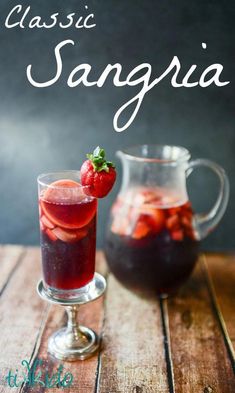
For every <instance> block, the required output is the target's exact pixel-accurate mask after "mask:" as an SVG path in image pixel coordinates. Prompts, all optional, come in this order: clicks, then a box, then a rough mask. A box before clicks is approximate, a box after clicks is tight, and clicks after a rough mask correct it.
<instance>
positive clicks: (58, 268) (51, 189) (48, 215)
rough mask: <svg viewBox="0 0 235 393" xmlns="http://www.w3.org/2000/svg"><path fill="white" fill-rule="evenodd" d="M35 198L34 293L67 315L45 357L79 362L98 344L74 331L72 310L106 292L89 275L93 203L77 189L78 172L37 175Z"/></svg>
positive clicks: (89, 333) (102, 283)
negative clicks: (37, 266)
mask: <svg viewBox="0 0 235 393" xmlns="http://www.w3.org/2000/svg"><path fill="white" fill-rule="evenodd" d="M38 194H39V222H40V242H41V255H42V273H43V280H42V281H40V282H39V284H38V293H39V295H40V296H41V297H42V298H43V299H44V300H47V301H49V302H51V303H55V304H60V305H62V306H65V308H66V311H67V314H68V324H67V327H65V328H63V329H60V330H59V331H58V332H55V333H54V334H53V335H52V337H51V338H50V339H49V352H50V353H51V354H53V355H54V356H56V357H57V358H59V359H64V360H76V359H85V358H87V357H90V356H91V355H92V354H93V353H94V352H95V351H97V349H98V347H99V344H100V340H99V337H98V336H97V334H96V333H95V332H93V331H92V330H91V329H89V328H87V327H84V326H79V325H78V322H77V312H78V307H79V305H82V304H85V303H88V302H90V301H93V300H95V299H97V298H98V297H99V296H101V295H102V294H103V292H104V290H105V287H106V283H105V279H104V278H103V277H102V276H101V275H100V274H98V273H95V252H96V214H97V200H96V198H94V197H92V196H91V195H89V192H88V189H87V187H83V186H82V185H81V184H80V173H79V172H78V171H63V172H56V173H48V174H42V175H40V176H39V177H38Z"/></svg>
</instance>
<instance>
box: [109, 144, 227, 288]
mask: <svg viewBox="0 0 235 393" xmlns="http://www.w3.org/2000/svg"><path fill="white" fill-rule="evenodd" d="M117 155H118V156H119V157H120V159H121V161H122V164H123V180H122V186H121V190H120V193H119V195H118V196H117V199H116V201H115V202H114V204H113V206H112V209H111V217H110V223H109V227H108V231H107V236H106V243H105V253H106V258H107V261H108V265H109V267H110V269H111V271H112V273H113V274H114V275H115V276H116V278H117V279H118V280H119V281H120V282H121V283H122V284H123V285H125V286H126V287H127V288H129V289H131V290H133V291H136V292H140V293H144V294H153V293H155V294H159V295H168V294H171V293H174V291H175V290H176V289H177V288H178V287H179V286H180V285H181V284H182V283H183V282H184V281H185V280H186V279H187V278H188V277H189V275H190V274H191V272H192V270H193V268H194V266H195V263H196V261H197V259H198V255H199V242H200V240H201V239H203V238H205V237H206V236H207V235H208V234H209V233H210V232H211V231H212V230H213V229H214V228H215V226H216V225H217V223H218V222H219V220H220V219H221V217H222V216H223V214H224V211H225V209H226V206H227V203H228V196H229V184H228V179H227V176H226V174H225V172H224V170H223V169H222V168H221V167H219V166H218V165H217V164H215V163H213V162H211V161H208V160H204V159H197V160H195V161H190V153H189V151H188V150H186V149H185V148H183V147H178V146H160V145H143V146H137V147H131V148H129V149H127V150H125V151H123V152H122V151H119V152H118V153H117ZM198 166H206V167H209V168H210V169H212V170H213V171H214V172H215V173H216V174H217V175H218V177H219V180H220V192H219V196H218V199H217V202H216V203H215V205H214V207H213V208H212V210H211V211H210V212H209V213H208V214H195V213H194V212H193V209H192V206H191V203H190V201H189V199H188V194H187V188H186V179H187V176H188V175H189V174H190V173H191V172H192V170H193V169H194V168H195V167H198Z"/></svg>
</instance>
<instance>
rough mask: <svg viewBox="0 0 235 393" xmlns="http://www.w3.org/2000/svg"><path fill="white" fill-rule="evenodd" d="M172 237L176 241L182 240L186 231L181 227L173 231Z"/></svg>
mask: <svg viewBox="0 0 235 393" xmlns="http://www.w3.org/2000/svg"><path fill="white" fill-rule="evenodd" d="M171 237H172V239H173V240H175V241H182V240H183V239H184V233H183V231H182V230H181V229H179V230H177V231H173V232H171Z"/></svg>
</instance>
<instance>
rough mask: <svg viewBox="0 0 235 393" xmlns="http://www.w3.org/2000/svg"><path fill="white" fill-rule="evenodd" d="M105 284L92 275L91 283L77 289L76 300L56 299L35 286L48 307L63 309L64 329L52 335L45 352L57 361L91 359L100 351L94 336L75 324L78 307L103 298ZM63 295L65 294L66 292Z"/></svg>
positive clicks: (98, 341)
mask: <svg viewBox="0 0 235 393" xmlns="http://www.w3.org/2000/svg"><path fill="white" fill-rule="evenodd" d="M105 289H106V281H105V278H104V277H103V276H101V274H99V273H95V275H94V278H93V280H92V281H91V282H90V283H89V284H88V285H86V287H83V288H80V289H79V291H76V292H74V293H73V295H74V294H75V293H76V297H72V298H70V297H66V298H61V297H59V298H58V297H57V296H58V293H55V292H54V291H53V292H51V291H49V290H48V288H45V287H44V285H43V282H42V281H40V282H39V283H38V287H37V291H38V294H39V296H40V297H41V298H42V299H43V300H46V301H48V302H50V303H53V304H57V305H60V306H64V307H65V310H66V312H67V315H68V321H67V326H66V327H64V328H62V329H60V330H58V331H57V332H55V333H54V334H53V335H52V336H51V337H50V339H49V343H48V351H49V353H50V354H51V355H53V356H55V357H56V358H58V359H60V360H68V361H73V360H79V359H80V360H84V359H87V358H89V357H91V356H92V355H93V354H94V353H95V352H97V350H98V349H99V347H100V339H99V337H98V335H97V334H96V333H95V332H94V331H93V330H91V329H89V328H87V327H84V326H80V325H79V323H78V321H77V315H78V311H79V306H81V305H84V304H86V303H89V302H92V301H94V300H96V299H98V298H99V297H100V296H102V295H103V293H104V291H105ZM66 295H67V291H66Z"/></svg>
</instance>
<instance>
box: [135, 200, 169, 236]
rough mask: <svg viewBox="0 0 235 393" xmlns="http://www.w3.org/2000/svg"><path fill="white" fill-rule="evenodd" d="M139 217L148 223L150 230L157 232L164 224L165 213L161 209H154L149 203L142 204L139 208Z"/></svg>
mask: <svg viewBox="0 0 235 393" xmlns="http://www.w3.org/2000/svg"><path fill="white" fill-rule="evenodd" d="M139 212H140V213H141V219H142V220H143V221H144V220H145V221H146V222H147V223H148V225H150V227H151V229H152V231H153V232H154V233H155V234H157V233H159V232H160V231H161V230H162V229H163V227H164V225H165V214H164V212H163V210H161V209H155V208H153V207H152V206H150V205H143V206H141V207H140V208H139Z"/></svg>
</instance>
